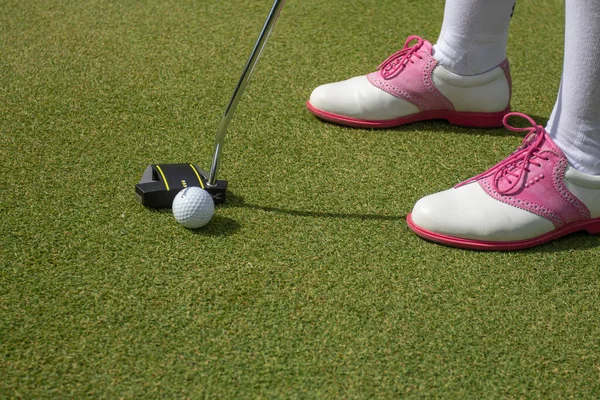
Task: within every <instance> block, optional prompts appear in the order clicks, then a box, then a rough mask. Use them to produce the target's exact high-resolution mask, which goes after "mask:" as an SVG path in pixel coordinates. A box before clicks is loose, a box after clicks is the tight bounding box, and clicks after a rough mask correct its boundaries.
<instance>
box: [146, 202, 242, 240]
mask: <svg viewBox="0 0 600 400" xmlns="http://www.w3.org/2000/svg"><path fill="white" fill-rule="evenodd" d="M228 194H229V193H228ZM150 211H151V212H155V213H160V214H163V213H165V214H171V213H172V211H171V209H170V208H158V209H150ZM241 227H242V225H241V224H240V223H239V222H237V221H236V220H234V219H231V218H227V217H223V216H220V215H219V214H218V211H217V212H215V215H214V216H213V218H212V219H211V221H210V222H209V223H208V224H206V225H205V226H203V227H201V228H197V229H189V231H190V232H191V233H193V234H194V235H200V236H229V235H233V234H234V233H236V232H237V231H239V230H240V228H241Z"/></svg>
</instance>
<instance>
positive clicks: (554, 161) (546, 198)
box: [407, 113, 600, 250]
mask: <svg viewBox="0 0 600 400" xmlns="http://www.w3.org/2000/svg"><path fill="white" fill-rule="evenodd" d="M511 116H520V117H523V118H525V119H527V120H528V121H529V122H530V123H531V125H532V126H531V127H529V128H517V127H513V126H511V125H509V124H508V118H509V117H511ZM504 125H505V126H506V127H507V128H508V129H510V130H512V131H515V132H521V131H525V132H528V133H527V135H526V136H525V139H524V140H523V143H522V144H521V146H520V147H519V148H518V149H517V150H516V151H515V152H514V153H512V154H511V155H510V156H509V157H507V158H506V159H504V160H503V161H501V162H500V163H498V164H497V165H495V166H494V167H492V168H490V169H489V170H487V171H486V172H484V173H482V174H479V175H477V176H475V177H473V178H471V179H468V180H466V181H464V182H462V183H460V184H458V185H456V186H455V188H459V187H461V186H463V185H466V184H469V183H472V182H477V183H478V184H479V185H480V186H481V188H482V189H483V190H484V191H485V192H486V193H487V194H488V195H489V196H490V197H492V198H494V199H495V200H497V201H499V202H502V203H506V204H509V205H511V206H513V207H516V208H520V209H523V210H526V211H529V212H531V213H533V214H536V215H539V216H541V217H543V218H545V219H547V220H549V221H551V222H552V223H553V224H554V226H555V227H556V229H555V230H553V231H551V232H548V233H546V234H543V235H540V236H538V237H534V238H530V239H526V240H519V241H514V242H498V241H482V240H473V239H464V238H460V237H453V236H448V235H443V234H439V233H436V232H432V231H429V230H426V229H423V228H421V227H419V226H417V225H416V224H415V223H414V222H413V221H412V218H411V215H409V216H408V217H407V223H408V225H409V227H410V228H411V229H412V230H413V231H414V232H415V233H416V234H417V235H419V236H421V237H423V238H425V239H429V240H432V241H434V242H437V243H442V244H447V245H451V246H457V247H463V248H468V249H479V250H517V249H523V248H527V247H532V246H537V245H539V244H542V243H546V242H549V241H551V240H554V239H556V238H559V237H561V236H564V235H567V234H570V233H572V232H576V231H581V230H586V231H588V232H589V233H591V234H598V233H600V218H595V219H592V218H591V215H590V211H589V209H588V208H587V206H586V205H585V204H584V203H583V202H582V201H581V200H579V199H578V198H577V197H576V196H575V195H574V194H573V193H571V192H570V191H569V190H568V189H567V187H566V185H565V183H564V175H565V170H566V168H567V165H568V162H567V158H566V157H565V155H564V154H563V152H562V151H561V150H560V148H558V146H556V144H555V143H554V142H553V141H552V139H551V138H550V136H549V135H548V133H547V132H546V131H545V129H544V128H543V127H542V126H541V125H537V124H536V123H535V121H533V119H531V118H530V117H528V116H527V115H525V114H521V113H510V114H507V115H506V116H505V117H504Z"/></svg>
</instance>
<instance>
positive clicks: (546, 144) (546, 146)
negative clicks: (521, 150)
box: [538, 128, 563, 156]
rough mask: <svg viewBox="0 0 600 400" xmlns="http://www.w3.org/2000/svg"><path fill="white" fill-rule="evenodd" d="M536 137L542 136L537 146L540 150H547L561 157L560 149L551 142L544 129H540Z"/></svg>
mask: <svg viewBox="0 0 600 400" xmlns="http://www.w3.org/2000/svg"><path fill="white" fill-rule="evenodd" d="M538 135H542V139H541V141H540V144H539V146H538V147H539V148H540V149H541V150H549V151H552V152H555V153H557V154H559V155H561V156H562V155H563V152H562V150H561V149H560V147H558V146H557V145H556V143H554V140H552V138H551V137H550V135H549V134H548V132H546V130H545V129H544V128H542V129H540V131H539V133H538Z"/></svg>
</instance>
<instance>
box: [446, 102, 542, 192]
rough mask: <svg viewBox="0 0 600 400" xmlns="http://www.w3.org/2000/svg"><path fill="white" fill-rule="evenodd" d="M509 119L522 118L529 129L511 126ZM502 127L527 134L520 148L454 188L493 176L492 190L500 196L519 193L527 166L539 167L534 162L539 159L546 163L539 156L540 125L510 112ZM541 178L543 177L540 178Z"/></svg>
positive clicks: (526, 116) (505, 117)
mask: <svg viewBox="0 0 600 400" xmlns="http://www.w3.org/2000/svg"><path fill="white" fill-rule="evenodd" d="M510 117H522V118H525V119H526V120H527V121H528V122H529V123H531V127H525V128H518V127H515V126H512V125H510V124H509V123H508V119H509V118H510ZM502 122H503V123H504V126H505V127H506V128H507V129H509V130H511V131H513V132H528V133H527V135H526V136H525V139H523V142H522V143H521V146H519V148H518V149H517V150H515V152H514V153H512V154H511V155H510V156H508V157H507V158H505V159H504V160H502V161H501V162H500V163H498V164H496V165H495V166H493V167H492V168H490V169H489V170H487V171H485V172H483V173H481V174H479V175H477V176H475V177H473V178H471V179H468V180H466V181H465V182H462V183H460V184H458V185H457V186H456V187H457V188H458V187H460V186H463V185H466V184H468V183H471V182H475V181H477V180H479V179H482V178H487V177H489V176H492V175H493V176H494V178H493V185H494V189H495V190H496V191H497V192H498V193H499V194H502V195H506V194H510V193H514V192H517V191H519V190H520V189H521V188H522V187H523V185H525V181H524V180H523V179H522V178H523V175H524V174H525V172H529V166H530V165H535V166H538V167H541V164H540V163H539V162H537V161H536V159H539V160H541V161H548V160H549V158H546V157H543V156H541V155H540V154H539V152H540V151H541V147H540V146H541V144H542V142H543V141H544V133H545V132H546V131H545V129H544V128H543V127H542V126H541V125H537V124H536V123H535V121H534V120H533V119H532V118H531V117H529V116H528V115H525V114H522V113H518V112H512V113H508V114H506V115H505V116H504V119H503V121H502ZM541 177H542V178H543V176H541ZM501 182H506V183H507V184H508V186H506V187H503V188H502V189H501V188H500V183H501ZM519 182H521V185H519V187H517V185H518V184H519Z"/></svg>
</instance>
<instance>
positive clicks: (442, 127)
mask: <svg viewBox="0 0 600 400" xmlns="http://www.w3.org/2000/svg"><path fill="white" fill-rule="evenodd" d="M530 117H531V118H532V119H533V120H534V121H536V123H537V124H538V125H542V126H546V123H547V122H548V118H546V117H540V116H539V115H530ZM315 118H316V119H318V120H319V121H321V122H322V123H325V124H328V125H336V126H340V127H341V128H345V129H349V130H350V131H354V132H361V131H362V132H365V131H368V132H374V133H385V132H386V131H390V130H391V131H398V132H413V131H439V132H443V133H456V134H459V135H469V134H471V135H475V134H476V135H488V136H513V137H520V138H524V137H525V132H513V131H511V130H508V129H506V128H504V127H498V128H473V127H464V126H458V125H451V124H450V123H448V122H447V121H445V120H429V121H420V122H413V123H410V124H406V125H401V126H397V127H393V128H384V129H379V128H378V129H369V128H357V127H352V126H342V125H338V124H335V123H333V122H329V121H325V120H321V119H319V118H317V117H315ZM510 123H511V124H512V125H513V126H515V127H519V128H526V127H529V124H528V122H527V121H526V120H525V119H523V118H519V117H512V118H511V119H510Z"/></svg>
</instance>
